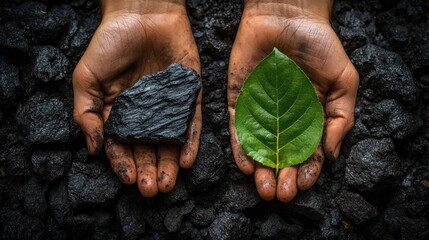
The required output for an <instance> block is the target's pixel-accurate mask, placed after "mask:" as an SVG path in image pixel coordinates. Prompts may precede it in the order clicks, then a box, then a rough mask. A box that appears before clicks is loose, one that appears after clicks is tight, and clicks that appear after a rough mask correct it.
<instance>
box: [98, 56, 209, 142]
mask: <svg viewBox="0 0 429 240" xmlns="http://www.w3.org/2000/svg"><path fill="white" fill-rule="evenodd" d="M200 88H201V83H200V79H199V77H198V75H197V73H196V72H195V71H194V70H193V69H191V68H187V67H183V66H182V65H180V64H172V65H170V66H169V67H168V68H167V69H165V70H164V71H161V72H158V73H155V74H151V75H146V76H143V77H142V78H140V80H139V81H137V83H136V84H135V85H134V86H132V87H131V88H128V89H126V90H125V91H123V92H122V93H121V94H119V95H118V96H117V97H116V99H115V101H114V102H113V105H112V109H111V111H110V115H109V118H108V119H107V121H106V122H105V125H104V131H105V133H106V134H108V135H110V136H112V137H113V138H116V139H117V140H120V141H123V142H130V143H138V142H146V143H184V142H185V141H186V137H187V127H188V122H189V120H190V119H191V118H192V116H193V114H194V110H195V107H194V106H195V101H196V98H197V96H198V93H199V91H200Z"/></svg>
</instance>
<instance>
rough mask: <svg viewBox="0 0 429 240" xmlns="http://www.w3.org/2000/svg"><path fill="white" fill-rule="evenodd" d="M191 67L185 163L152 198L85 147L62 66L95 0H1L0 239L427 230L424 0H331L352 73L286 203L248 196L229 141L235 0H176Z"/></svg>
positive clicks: (410, 235) (368, 235) (311, 235)
mask: <svg viewBox="0 0 429 240" xmlns="http://www.w3.org/2000/svg"><path fill="white" fill-rule="evenodd" d="M187 6H188V14H189V17H190V19H191V23H192V28H193V31H194V36H195V39H196V41H197V44H198V48H199V52H200V56H201V63H202V78H203V87H204V89H203V118H204V124H203V134H202V142H201V146H200V154H199V156H198V159H197V162H196V164H195V165H194V166H193V167H192V168H191V169H190V170H188V171H184V170H181V171H180V176H179V178H178V182H177V184H176V186H175V188H174V190H173V191H172V192H171V193H169V194H159V195H158V196H157V197H155V198H151V199H145V198H143V197H141V196H140V194H139V192H138V190H137V187H136V186H125V185H123V184H121V183H120V182H119V181H118V180H117V178H116V177H115V176H114V174H113V172H112V170H111V169H110V166H109V163H108V161H107V159H106V158H105V157H103V156H101V157H98V158H94V157H88V156H87V152H86V149H85V140H84V137H83V134H82V132H81V131H80V130H79V128H78V127H77V125H76V124H75V123H74V122H73V119H72V108H73V95H72V87H71V73H72V71H73V68H74V66H75V65H76V63H77V61H78V60H79V58H80V56H81V55H82V53H83V52H84V50H85V48H86V46H87V44H88V42H89V40H90V38H91V36H92V34H93V32H94V31H95V29H96V28H97V26H98V24H99V22H100V12H99V6H98V2H97V1H93V0H91V1H84V0H68V1H31V2H30V1H20V0H16V1H11V0H9V1H1V2H0V239H49V238H51V239H118V238H123V239H429V222H428V221H429V218H428V215H429V157H428V154H429V122H428V120H427V119H428V118H429V66H428V65H429V16H428V14H429V2H428V1H424V0H409V1H406V0H403V1H398V0H394V1H387V0H386V1H382V0H371V1H352V0H349V1H336V2H335V7H334V11H333V16H332V21H333V26H334V28H335V31H336V32H337V33H338V35H339V36H340V38H341V40H342V42H343V45H344V47H345V49H346V51H347V53H348V54H349V56H350V57H351V59H352V61H353V63H354V64H355V66H356V68H357V69H358V72H359V74H360V78H361V85H360V88H359V94H358V99H357V106H356V125H355V127H354V129H353V130H352V132H351V133H350V134H349V136H348V137H347V139H346V141H345V143H344V144H343V150H342V155H341V157H340V159H339V160H338V161H336V162H325V164H324V168H323V172H322V174H321V176H320V178H319V180H318V181H317V183H316V184H315V186H314V187H313V188H311V189H310V190H308V191H306V192H300V193H299V195H298V196H297V197H296V199H295V200H294V201H293V202H291V203H289V204H282V203H280V202H278V201H277V200H274V201H270V202H265V201H262V200H260V198H259V197H258V195H257V192H256V190H255V187H254V183H253V178H252V177H248V176H245V175H243V174H242V173H241V172H240V171H239V170H238V169H237V167H236V166H235V163H234V161H233V158H232V155H231V149H230V145H229V133H228V130H227V126H228V115H227V104H226V81H227V79H226V77H227V66H228V56H229V54H230V50H231V45H232V43H233V41H234V37H235V33H236V30H237V27H238V24H239V21H240V16H241V12H242V7H243V6H242V2H241V1H239V0H234V1H216V0H207V1H202V0H188V1H187Z"/></svg>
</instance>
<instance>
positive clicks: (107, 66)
mask: <svg viewBox="0 0 429 240" xmlns="http://www.w3.org/2000/svg"><path fill="white" fill-rule="evenodd" d="M101 8H102V14H103V17H102V21H101V24H100V26H99V27H98V29H97V30H96V32H95V34H94V36H93V38H92V39H91V42H90V44H89V46H88V48H87V50H86V51H85V53H84V55H83V56H82V58H81V59H80V61H79V63H78V64H77V66H76V68H75V70H74V73H73V91H74V119H75V121H76V122H77V123H78V125H79V126H80V127H81V128H82V130H83V132H84V133H85V137H86V141H87V146H88V152H89V154H97V153H98V152H99V151H100V150H101V148H102V146H103V143H105V150H106V154H107V157H108V158H109V160H110V162H111V165H112V168H113V171H114V172H115V173H116V175H117V176H118V177H119V179H120V180H121V181H122V182H123V183H125V184H133V183H135V182H136V181H137V185H138V188H139V189H140V192H141V193H142V195H143V196H147V197H151V196H154V195H156V194H157V193H158V191H160V192H168V191H170V190H172V189H173V187H174V185H175V182H176V177H177V173H178V170H179V164H180V166H181V167H182V168H189V167H190V166H192V164H193V162H194V160H195V158H196V155H197V152H198V146H199V141H200V133H201V92H200V94H199V95H198V99H197V102H196V111H195V115H194V117H193V119H192V120H191V122H190V123H189V129H188V139H187V142H186V143H185V144H184V145H183V146H181V147H180V146H178V145H163V144H160V145H159V146H155V145H153V144H132V145H131V144H125V143H120V142H117V141H116V140H114V139H112V138H110V137H109V136H105V135H104V133H103V123H104V121H106V119H107V118H108V116H109V113H110V109H111V106H112V103H113V100H114V99H115V97H116V96H117V95H118V94H120V93H121V92H122V91H123V90H125V89H126V88H129V87H131V86H133V85H134V83H135V82H136V81H137V80H138V79H139V78H140V77H141V76H142V75H146V74H151V73H155V72H158V71H161V70H164V69H165V68H166V67H167V66H169V65H170V64H172V63H175V62H178V63H181V64H182V65H184V66H187V67H190V68H193V69H194V70H195V71H197V73H199V74H200V72H201V69H200V60H199V55H198V50H197V47H196V44H195V41H194V38H193V35H192V31H191V27H190V24H189V20H188V17H187V15H186V8H185V1H184V0H176V1H175V0H167V1H150V0H146V1H139V0H102V1H101ZM155 149H157V152H156V153H155Z"/></svg>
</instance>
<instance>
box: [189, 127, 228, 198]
mask: <svg viewBox="0 0 429 240" xmlns="http://www.w3.org/2000/svg"><path fill="white" fill-rule="evenodd" d="M226 171H227V166H226V163H225V159H224V157H223V154H222V149H221V148H220V143H219V141H218V140H217V139H216V137H215V136H214V134H213V133H203V134H202V135H201V142H200V148H199V152H198V156H197V160H196V162H195V163H194V165H192V167H191V169H190V170H189V172H188V178H187V181H188V187H189V189H190V190H191V191H196V190H201V189H204V188H209V187H211V186H214V185H216V184H217V183H219V181H221V180H222V179H223V177H224V175H225V173H226Z"/></svg>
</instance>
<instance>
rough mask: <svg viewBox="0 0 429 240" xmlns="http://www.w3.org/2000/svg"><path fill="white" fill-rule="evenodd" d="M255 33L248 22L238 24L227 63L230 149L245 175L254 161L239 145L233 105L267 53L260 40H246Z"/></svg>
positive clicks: (252, 166)
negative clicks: (245, 82)
mask: <svg viewBox="0 0 429 240" xmlns="http://www.w3.org/2000/svg"><path fill="white" fill-rule="evenodd" d="M246 30H247V31H246ZM255 34H256V33H254V32H253V28H252V27H250V26H248V23H241V24H240V27H239V30H238V33H237V38H236V39H235V42H234V46H233V49H232V51H231V57H230V61H229V65H228V87H227V98H228V113H229V132H230V134H231V150H232V153H233V156H234V160H235V162H236V164H237V166H238V168H239V169H240V170H241V171H242V172H243V173H244V174H247V175H249V174H252V173H253V172H254V171H255V166H254V165H255V163H254V161H253V159H251V158H250V157H248V156H247V155H246V154H245V153H244V151H243V149H242V147H241V146H240V143H239V140H238V137H237V133H236V129H235V105H236V101H237V98H238V96H239V94H240V91H241V87H242V86H243V83H244V81H246V79H247V77H248V76H249V74H250V72H251V71H252V70H253V68H254V67H255V66H256V64H257V63H258V62H259V61H260V60H262V59H263V58H264V57H265V56H266V55H267V52H266V51H264V49H261V48H260V42H258V41H251V42H249V41H248V39H254V38H255ZM249 49H251V51H249Z"/></svg>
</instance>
